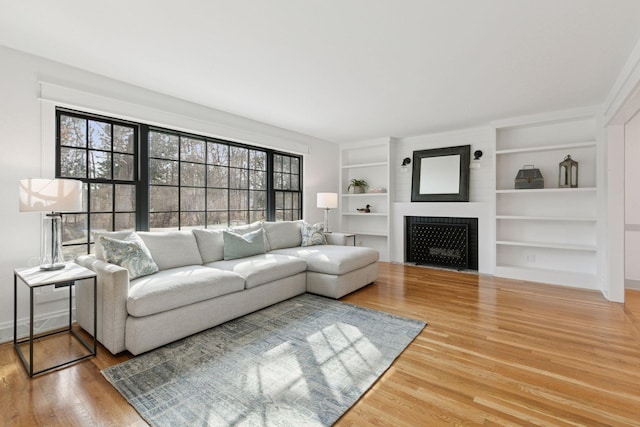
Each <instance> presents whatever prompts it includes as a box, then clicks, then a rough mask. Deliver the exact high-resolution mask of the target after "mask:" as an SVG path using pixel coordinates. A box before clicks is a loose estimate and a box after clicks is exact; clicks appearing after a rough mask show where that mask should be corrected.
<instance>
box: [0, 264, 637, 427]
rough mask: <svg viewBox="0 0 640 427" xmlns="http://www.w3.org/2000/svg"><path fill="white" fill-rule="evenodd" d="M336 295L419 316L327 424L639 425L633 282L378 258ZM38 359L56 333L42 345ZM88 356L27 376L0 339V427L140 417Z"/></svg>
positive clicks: (55, 343)
mask: <svg viewBox="0 0 640 427" xmlns="http://www.w3.org/2000/svg"><path fill="white" fill-rule="evenodd" d="M379 267H380V268H379V278H378V280H377V281H376V283H374V284H372V285H370V286H367V287H365V288H364V289H361V290H359V291H357V292H354V293H353V294H350V295H347V296H346V297H344V298H343V299H342V300H343V301H344V302H348V303H352V304H356V305H360V306H364V307H369V308H373V309H376V310H381V311H386V312H389V313H393V314H398V315H401V316H405V317H410V318H414V319H420V320H424V321H426V322H428V326H427V327H426V328H425V329H424V330H423V331H422V332H421V333H420V335H418V337H417V338H416V339H415V340H414V342H413V343H412V344H411V345H410V346H409V347H408V348H407V350H405V352H404V353H403V354H401V355H400V357H399V358H398V359H397V360H396V361H395V362H394V364H393V365H392V367H391V368H390V369H389V370H388V371H387V372H386V373H385V374H384V375H383V376H382V377H381V378H380V379H379V380H378V382H377V383H376V384H375V385H374V386H373V387H372V388H371V389H370V390H369V391H368V392H367V393H365V395H364V396H363V397H362V398H361V399H360V400H359V401H358V402H357V403H356V404H355V405H354V406H353V407H352V408H351V409H350V410H349V411H348V412H347V413H346V414H345V415H344V416H343V417H342V418H341V419H340V420H339V421H338V422H337V423H336V425H338V426H367V425H371V426H373V425H375V426H394V427H395V426H416V425H421V426H422V425H424V426H439V425H465V426H505V425H509V426H513V425H516V426H517V425H549V426H639V425H640V291H630V290H628V291H627V296H626V299H627V302H626V303H625V304H616V303H611V302H608V301H606V300H605V299H604V298H603V297H602V295H601V293H600V292H597V291H590V290H580V289H575V288H570V287H562V286H551V285H546V284H541V283H532V282H526V281H516V280H507V279H500V278H494V277H492V276H487V275H482V274H473V273H466V272H452V271H447V270H441V269H430V268H424V267H416V266H409V265H402V264H392V263H380V264H379ZM41 344H43V345H44V346H45V347H46V348H45V349H44V352H45V353H44V355H45V358H46V359H50V358H53V357H56V356H55V355H59V354H60V353H61V352H63V351H64V346H65V340H64V339H62V340H59V339H58V340H49V341H48V342H43V343H41ZM130 357H131V355H129V354H128V353H126V352H125V353H122V354H119V355H116V356H114V355H111V354H110V353H109V352H107V351H106V350H105V349H104V348H103V347H99V349H98V356H97V357H95V358H92V359H89V360H87V361H84V362H81V363H79V364H76V365H73V366H70V367H67V368H65V369H63V370H59V371H55V372H53V373H49V374H46V375H43V376H41V377H37V378H34V379H29V378H28V376H27V374H26V372H25V370H24V368H23V367H22V365H21V362H20V360H19V359H18V357H17V356H16V354H15V351H14V350H13V347H12V346H11V344H3V345H0V424H1V425H7V426H23V425H24V426H34V425H47V426H68V425H77V426H103V425H104V426H143V425H145V423H144V421H143V420H142V419H141V418H140V416H139V415H138V414H137V412H136V411H135V410H134V409H133V408H132V407H131V406H129V404H128V403H127V402H126V401H125V400H124V398H122V396H121V395H120V394H119V393H118V392H117V391H115V389H114V388H113V387H112V386H111V385H110V384H109V383H108V382H107V381H106V380H105V379H104V377H103V376H102V375H101V374H100V370H102V369H104V368H106V367H108V366H112V365H114V364H117V363H120V362H122V361H124V360H127V359H129V358H130Z"/></svg>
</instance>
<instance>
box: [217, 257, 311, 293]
mask: <svg viewBox="0 0 640 427" xmlns="http://www.w3.org/2000/svg"><path fill="white" fill-rule="evenodd" d="M206 266H207V267H214V268H217V269H220V270H225V271H233V272H234V273H237V274H239V275H241V276H242V277H244V279H245V287H246V288H247V289H249V288H253V287H256V286H260V285H264V284H265V283H270V282H273V281H274V280H279V279H284V278H285V277H289V276H293V275H295V274H298V273H302V272H303V271H306V269H307V263H306V261H304V260H303V259H300V258H297V257H293V256H288V255H276V254H271V253H269V254H262V255H254V256H252V257H248V258H240V259H234V260H228V261H217V262H212V263H209V264H207V265H206Z"/></svg>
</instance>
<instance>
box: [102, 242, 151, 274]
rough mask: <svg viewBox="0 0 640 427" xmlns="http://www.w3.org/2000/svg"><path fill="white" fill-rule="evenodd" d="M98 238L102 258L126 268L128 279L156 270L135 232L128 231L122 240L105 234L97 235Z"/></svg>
mask: <svg viewBox="0 0 640 427" xmlns="http://www.w3.org/2000/svg"><path fill="white" fill-rule="evenodd" d="M98 240H99V241H100V244H101V245H102V249H103V251H104V260H105V261H106V262H109V263H111V264H115V265H119V266H121V267H124V268H126V269H127V270H128V271H129V279H130V280H133V279H135V278H137V277H142V276H147V275H149V274H153V273H156V272H157V271H158V266H157V264H156V263H155V262H154V261H153V258H152V257H151V253H149V249H147V247H146V246H145V244H144V242H143V241H142V239H141V238H140V236H138V235H137V234H136V233H130V234H129V236H127V237H126V238H125V239H124V240H118V239H112V238H111V237H107V236H99V237H98Z"/></svg>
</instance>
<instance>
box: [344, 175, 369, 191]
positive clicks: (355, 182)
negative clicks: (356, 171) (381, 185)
mask: <svg viewBox="0 0 640 427" xmlns="http://www.w3.org/2000/svg"><path fill="white" fill-rule="evenodd" d="M368 185H369V184H367V181H365V180H364V179H357V178H353V179H352V180H351V183H350V184H349V187H347V191H349V190H351V187H362V189H365V188H366V187H367V186H368Z"/></svg>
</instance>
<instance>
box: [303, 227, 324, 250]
mask: <svg viewBox="0 0 640 427" xmlns="http://www.w3.org/2000/svg"><path fill="white" fill-rule="evenodd" d="M326 244H327V239H326V238H325V237H324V224H321V223H318V224H313V225H311V224H307V223H304V224H302V246H315V245H326Z"/></svg>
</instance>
